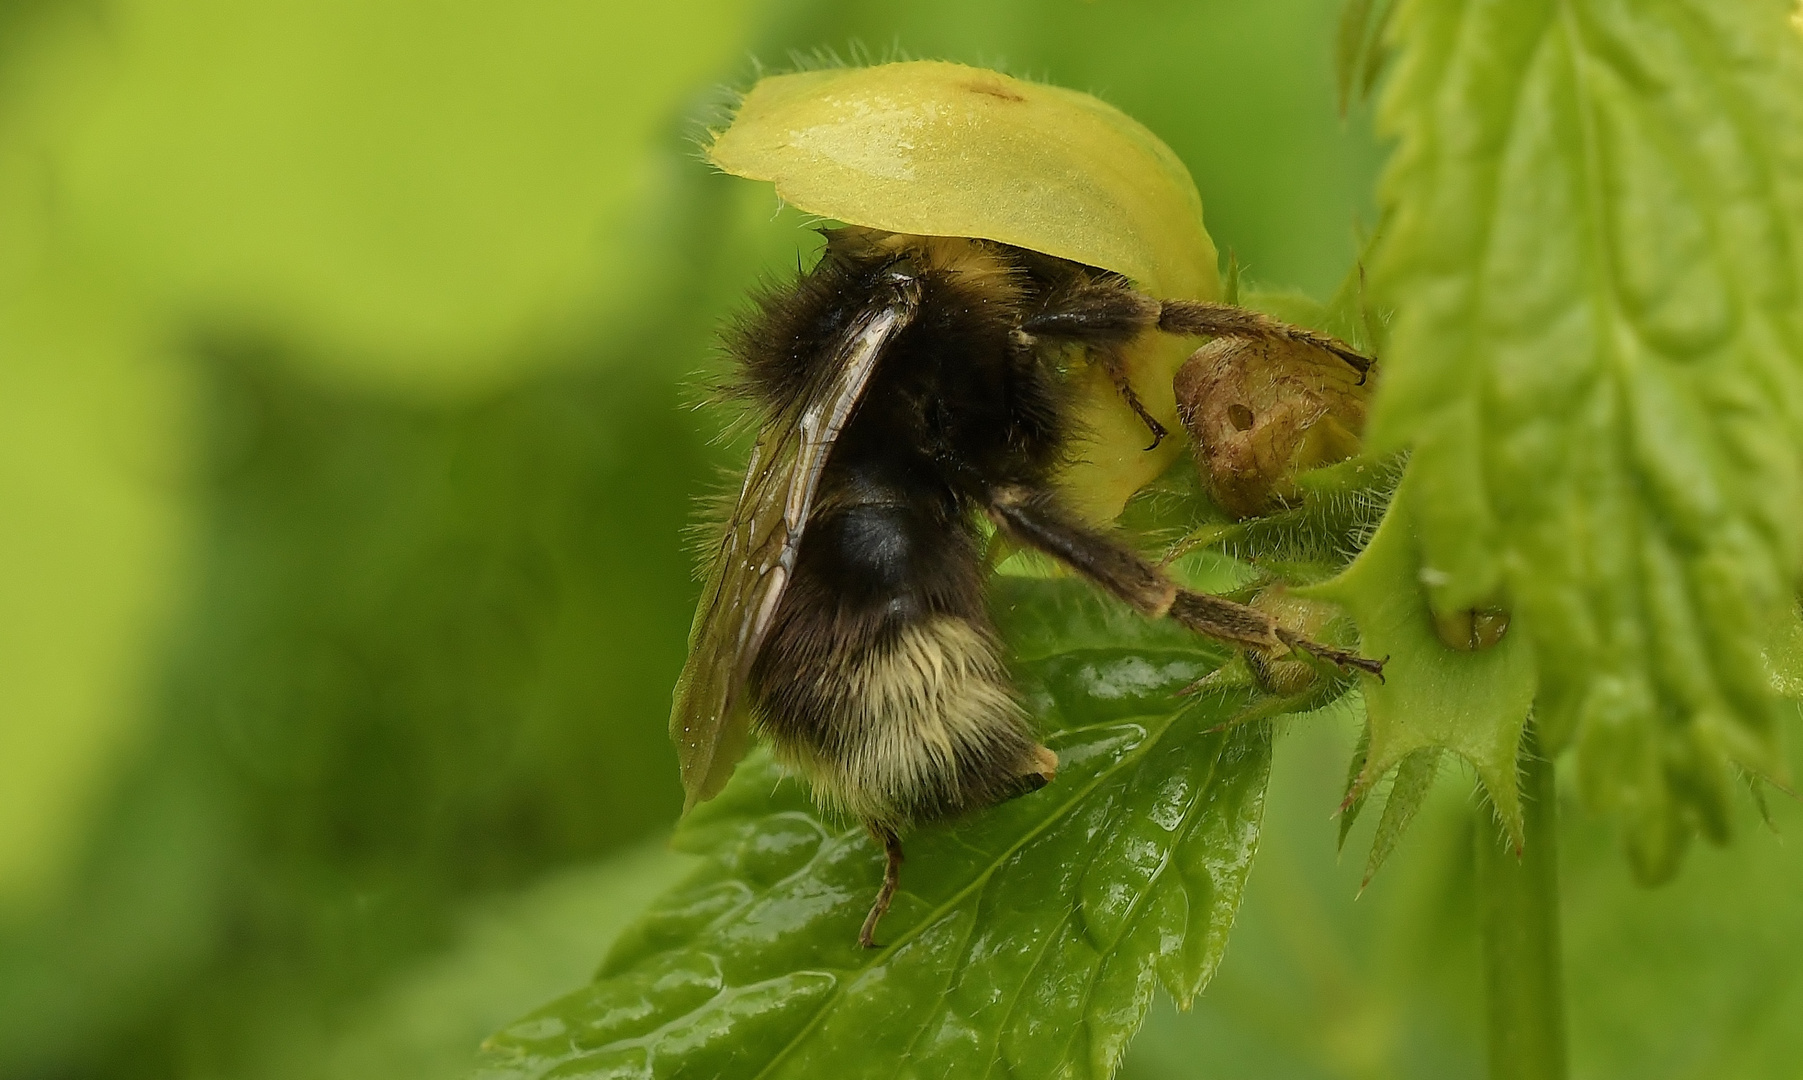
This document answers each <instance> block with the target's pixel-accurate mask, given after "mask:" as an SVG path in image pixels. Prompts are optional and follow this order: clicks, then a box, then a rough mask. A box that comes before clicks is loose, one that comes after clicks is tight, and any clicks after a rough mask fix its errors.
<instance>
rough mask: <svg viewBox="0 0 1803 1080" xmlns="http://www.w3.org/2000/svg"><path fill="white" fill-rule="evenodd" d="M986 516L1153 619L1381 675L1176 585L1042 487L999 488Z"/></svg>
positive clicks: (1272, 622)
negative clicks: (1061, 505)
mask: <svg viewBox="0 0 1803 1080" xmlns="http://www.w3.org/2000/svg"><path fill="white" fill-rule="evenodd" d="M989 514H990V517H992V518H993V519H994V520H995V523H996V525H997V526H998V527H1000V528H1001V529H1003V530H1004V531H1006V532H1007V533H1008V535H1010V536H1012V537H1013V538H1014V539H1016V540H1018V541H1020V542H1021V543H1023V544H1026V545H1027V546H1029V547H1032V548H1036V549H1038V550H1040V551H1043V552H1045V553H1046V554H1047V555H1050V556H1052V557H1053V558H1055V559H1057V560H1059V561H1060V562H1062V563H1064V564H1065V565H1067V566H1069V567H1070V568H1071V569H1073V570H1076V571H1077V572H1078V573H1080V574H1082V575H1083V576H1085V577H1087V578H1089V579H1090V580H1091V581H1094V582H1095V583H1096V584H1098V585H1100V586H1101V587H1102V588H1104V589H1107V590H1108V591H1109V592H1111V593H1113V594H1114V595H1116V596H1118V597H1120V598H1121V599H1122V600H1125V601H1126V602H1127V603H1129V604H1131V605H1133V607H1135V608H1137V609H1138V610H1139V611H1140V612H1142V613H1144V614H1146V615H1149V616H1151V617H1153V618H1163V617H1165V616H1169V617H1170V618H1172V619H1175V620H1176V621H1177V622H1179V623H1181V624H1183V625H1184V626H1186V627H1188V628H1189V629H1191V630H1194V631H1195V632H1196V633H1198V634H1201V635H1203V636H1205V637H1211V638H1214V639H1216V640H1218V641H1227V642H1231V643H1233V644H1235V645H1245V646H1249V647H1251V648H1254V649H1259V650H1263V651H1268V652H1278V653H1281V652H1284V651H1286V650H1289V649H1298V650H1301V651H1302V652H1306V653H1309V654H1310V655H1313V656H1318V657H1320V658H1321V659H1323V660H1326V661H1328V662H1330V663H1333V664H1335V665H1338V666H1339V667H1340V668H1341V669H1342V670H1344V669H1347V668H1357V669H1358V670H1360V671H1367V672H1370V673H1371V674H1373V675H1376V676H1377V677H1379V678H1382V677H1383V662H1382V661H1381V660H1368V659H1366V658H1365V657H1362V656H1359V655H1358V654H1356V653H1351V652H1347V651H1346V650H1344V649H1336V648H1333V647H1332V646H1330V645H1323V644H1321V643H1319V642H1316V641H1311V640H1309V639H1308V638H1305V637H1303V636H1302V635H1300V634H1297V633H1294V632H1292V631H1290V630H1288V629H1285V628H1284V627H1283V626H1282V625H1280V624H1279V623H1278V622H1277V620H1276V619H1274V618H1272V617H1271V616H1270V615H1268V614H1266V613H1265V612H1262V611H1260V610H1258V609H1257V608H1255V607H1249V606H1247V605H1245V604H1241V603H1236V602H1235V601H1232V600H1229V599H1227V598H1225V597H1221V596H1211V595H1209V594H1208V593H1199V592H1193V591H1191V590H1189V589H1185V588H1182V587H1180V586H1178V585H1177V583H1176V582H1174V581H1172V580H1171V579H1170V578H1168V577H1166V576H1165V575H1164V574H1163V573H1162V572H1161V571H1160V570H1159V569H1158V568H1157V567H1155V566H1153V565H1152V564H1151V563H1150V562H1148V561H1147V560H1146V559H1145V558H1144V557H1143V556H1141V555H1140V554H1139V553H1138V552H1135V551H1133V550H1132V549H1131V548H1128V547H1127V546H1126V545H1124V544H1121V543H1120V542H1119V541H1117V540H1115V539H1114V538H1113V537H1111V536H1108V535H1107V534H1105V533H1103V532H1100V531H1098V530H1096V529H1093V528H1091V527H1089V526H1088V525H1085V524H1083V523H1082V522H1079V521H1077V520H1075V519H1074V518H1072V517H1070V516H1069V515H1068V514H1066V513H1064V511H1062V510H1061V509H1059V507H1058V506H1057V505H1056V503H1055V502H1054V501H1053V500H1052V498H1051V497H1050V496H1049V495H1047V494H1045V493H1043V492H1035V491H1031V490H1028V489H1025V488H1003V489H1000V490H998V491H995V492H993V493H992V494H991V496H990V504H989Z"/></svg>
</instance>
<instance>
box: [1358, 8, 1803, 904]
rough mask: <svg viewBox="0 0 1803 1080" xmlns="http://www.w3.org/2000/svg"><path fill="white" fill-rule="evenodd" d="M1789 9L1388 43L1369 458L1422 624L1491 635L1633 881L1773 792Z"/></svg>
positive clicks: (1458, 11) (1790, 395)
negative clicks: (1739, 804)
mask: <svg viewBox="0 0 1803 1080" xmlns="http://www.w3.org/2000/svg"><path fill="white" fill-rule="evenodd" d="M1787 6H1788V5H1785V4H1781V3H1777V2H1773V0H1670V2H1664V3H1657V4H1636V5H1625V4H1617V3H1610V2H1606V0H1566V2H1560V3H1555V2H1553V0H1523V2H1522V3H1516V4H1506V5H1504V4H1475V3H1465V2H1459V0H1413V2H1409V3H1406V4H1405V5H1404V6H1403V8H1402V10H1401V11H1399V12H1398V15H1397V21H1396V24H1395V26H1394V27H1393V31H1394V33H1393V40H1394V41H1396V42H1398V43H1399V44H1400V45H1401V48H1402V54H1401V57H1400V62H1399V64H1398V67H1397V70H1396V72H1395V75H1394V78H1393V80H1392V82H1391V84H1390V87H1389V89H1388V91H1387V93H1386V95H1385V99H1384V103H1383V108H1382V118H1383V125H1384V127H1385V128H1386V129H1387V131H1388V133H1389V134H1391V135H1392V136H1393V137H1395V138H1396V139H1397V141H1398V148H1397V151H1396V155H1395V159H1394V160H1393V162H1392V163H1391V166H1390V169H1389V172H1388V173H1387V175H1386V177H1385V180H1384V183H1383V185H1382V192H1381V197H1382V201H1383V204H1384V206H1385V208H1386V214H1387V225H1386V229H1385V232H1384V236H1383V240H1382V242H1381V244H1380V249H1379V256H1378V259H1377V262H1376V265H1375V268H1374V270H1375V273H1374V284H1375V286H1376V288H1377V289H1378V291H1379V294H1380V298H1381V299H1382V300H1383V302H1384V303H1385V305H1386V306H1389V307H1392V308H1394V310H1395V312H1396V316H1395V320H1394V323H1393V326H1392V332H1391V335H1390V339H1389V343H1388V348H1387V349H1386V351H1385V363H1386V369H1387V370H1386V374H1385V381H1384V384H1383V386H1382V388H1381V392H1380V394H1379V396H1378V400H1377V402H1376V403H1375V406H1374V413H1373V419H1372V438H1373V441H1374V444H1376V445H1377V446H1379V447H1380V448H1382V449H1399V448H1403V447H1412V448H1413V451H1414V454H1413V458H1412V463H1411V467H1410V472H1411V481H1412V483H1413V484H1414V486H1415V489H1416V491H1417V494H1418V496H1419V499H1418V502H1417V504H1416V505H1417V517H1418V526H1419V529H1420V545H1421V563H1422V568H1423V574H1424V576H1425V578H1426V579H1427V580H1428V581H1429V582H1430V584H1431V589H1430V591H1431V594H1432V600H1433V604H1434V607H1435V609H1436V610H1439V611H1458V610H1463V609H1466V608H1470V607H1474V606H1491V607H1495V606H1500V607H1505V608H1508V609H1512V610H1513V612H1514V613H1515V615H1516V617H1517V621H1518V624H1519V626H1520V629H1521V630H1523V631H1525V632H1526V633H1525V636H1526V637H1528V638H1531V640H1532V643H1533V646H1534V651H1535V654H1536V657H1537V666H1538V670H1539V679H1540V685H1539V698H1538V700H1539V706H1538V707H1539V710H1540V720H1539V723H1540V725H1541V732H1542V734H1543V736H1544V739H1545V742H1546V745H1547V750H1548V752H1549V753H1557V752H1558V751H1559V750H1560V749H1561V748H1562V747H1565V746H1569V745H1573V744H1575V745H1576V746H1577V747H1578V760H1577V768H1578V775H1579V780H1580V784H1581V787H1582V789H1583V791H1584V793H1585V796H1586V798H1587V800H1588V801H1589V802H1590V804H1591V805H1592V806H1594V807H1597V808H1601V809H1604V810H1608V811H1613V812H1615V813H1617V814H1619V815H1620V817H1621V819H1622V822H1623V824H1624V826H1625V829H1626V839H1627V847H1628V850H1629V854H1630V856H1631V859H1632V862H1633V864H1634V866H1635V868H1636V869H1637V871H1638V872H1639V873H1640V874H1641V875H1642V876H1643V877H1645V878H1649V879H1656V878H1659V877H1661V876H1664V875H1667V874H1669V873H1671V872H1672V871H1673V870H1675V868H1676V865H1677V860H1678V858H1679V855H1680V853H1681V851H1682V848H1683V845H1684V842H1685V840H1686V837H1687V836H1688V835H1689V834H1690V833H1691V832H1692V831H1694V830H1696V829H1698V828H1701V829H1703V830H1704V831H1705V832H1707V833H1708V834H1710V835H1711V836H1715V837H1718V838H1719V837H1721V836H1724V835H1725V832H1726V829H1727V814H1726V802H1727V800H1728V797H1729V792H1730V791H1732V790H1733V788H1734V784H1733V782H1732V775H1733V768H1732V766H1733V765H1738V766H1740V767H1741V768H1744V769H1747V770H1750V771H1754V772H1757V773H1761V774H1765V775H1775V774H1778V773H1780V772H1781V771H1782V757H1781V756H1780V754H1779V752H1778V748H1777V741H1776V740H1777V716H1776V713H1775V711H1774V695H1773V692H1772V688H1771V685H1770V681H1771V680H1770V678H1769V675H1768V672H1767V668H1766V663H1765V660H1764V657H1763V655H1762V648H1763V646H1764V645H1765V644H1766V638H1767V634H1768V628H1771V627H1774V626H1776V625H1778V622H1779V620H1780V618H1781V617H1782V616H1783V614H1784V612H1785V609H1786V608H1787V607H1788V605H1789V602H1790V600H1789V598H1790V597H1791V595H1792V594H1793V592H1794V587H1795V585H1796V584H1797V578H1798V568H1799V566H1803V324H1800V322H1799V317H1798V312H1799V302H1798V299H1799V298H1798V283H1799V278H1800V277H1803V42H1800V41H1799V39H1798V35H1796V34H1795V33H1792V32H1791V31H1790V27H1789V26H1788V25H1787V23H1786V16H1787V11H1786V8H1787ZM1391 681H1392V683H1395V684H1398V685H1400V684H1401V683H1402V682H1403V681H1404V680H1403V679H1401V678H1400V677H1393V678H1392V680H1391ZM1374 756H1375V755H1374ZM1493 790H1494V789H1493Z"/></svg>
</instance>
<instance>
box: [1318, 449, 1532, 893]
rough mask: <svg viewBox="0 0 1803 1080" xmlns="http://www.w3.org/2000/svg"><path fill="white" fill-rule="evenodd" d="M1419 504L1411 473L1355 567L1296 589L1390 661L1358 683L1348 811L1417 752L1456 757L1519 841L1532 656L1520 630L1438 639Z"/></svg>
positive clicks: (1366, 649) (1371, 652) (1367, 649)
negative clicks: (1364, 732)
mask: <svg viewBox="0 0 1803 1080" xmlns="http://www.w3.org/2000/svg"><path fill="white" fill-rule="evenodd" d="M1420 507H1421V493H1420V486H1419V483H1418V481H1417V480H1416V478H1415V475H1414V473H1413V471H1412V470H1411V472H1410V474H1409V475H1408V476H1407V477H1406V478H1405V479H1404V480H1403V483H1402V487H1401V488H1400V489H1399V490H1398V491H1397V493H1396V498H1395V500H1394V501H1393V502H1392V503H1391V504H1390V511H1389V513H1388V514H1386V515H1384V521H1383V524H1382V525H1380V526H1379V527H1378V530H1377V535H1376V536H1374V537H1372V538H1371V544H1370V546H1369V547H1367V548H1366V549H1365V550H1364V551H1363V552H1362V553H1361V554H1360V555H1359V557H1358V558H1357V559H1355V560H1354V561H1353V563H1352V565H1351V566H1349V567H1347V568H1346V570H1345V571H1344V572H1343V573H1341V574H1340V575H1339V576H1338V577H1335V578H1334V579H1332V580H1331V581H1326V582H1323V583H1321V584H1320V585H1314V586H1310V587H1308V588H1303V589H1298V590H1296V591H1297V592H1298V593H1300V594H1301V595H1303V596H1308V597H1314V598H1317V599H1322V600H1332V601H1334V602H1335V603H1337V604H1340V605H1341V606H1342V607H1344V608H1346V610H1347V611H1348V612H1350V613H1351V615H1352V618H1353V621H1354V622H1356V623H1357V624H1358V628H1359V651H1360V652H1361V653H1363V654H1364V655H1366V656H1371V657H1380V658H1386V659H1387V661H1388V662H1387V663H1386V664H1385V666H1384V678H1383V681H1382V682H1378V681H1376V680H1373V679H1365V680H1362V689H1363V693H1364V697H1365V715H1366V722H1367V724H1368V725H1369V735H1368V743H1367V744H1366V746H1365V747H1364V759H1363V763H1362V765H1360V767H1359V771H1358V774H1357V776H1356V777H1355V778H1354V780H1353V781H1352V783H1351V785H1350V787H1349V789H1348V791H1347V797H1346V805H1347V806H1348V807H1351V806H1355V805H1357V804H1358V803H1359V802H1360V801H1361V800H1362V799H1363V798H1364V797H1365V796H1366V795H1367V794H1368V793H1369V792H1370V790H1371V788H1372V786H1373V785H1374V784H1376V783H1377V782H1378V781H1379V780H1381V779H1382V778H1383V777H1385V776H1387V775H1389V773H1390V771H1391V770H1393V769H1395V768H1397V767H1398V766H1399V765H1402V764H1403V762H1404V760H1405V759H1408V758H1410V757H1411V756H1412V755H1416V754H1418V753H1420V752H1423V751H1427V750H1432V749H1436V748H1437V749H1444V750H1450V751H1452V752H1454V753H1456V754H1458V755H1459V756H1460V757H1462V758H1464V759H1465V760H1466V761H1469V762H1470V763H1471V764H1472V766H1473V767H1474V768H1475V769H1476V770H1477V774H1478V778H1479V779H1480V780H1481V781H1482V782H1483V784H1484V788H1485V790H1486V791H1487V792H1488V793H1489V796H1490V799H1491V802H1492V803H1494V804H1495V807H1496V812H1497V816H1498V817H1500V818H1501V819H1502V822H1503V824H1504V825H1505V826H1506V827H1507V828H1508V829H1509V831H1510V833H1511V834H1513V835H1514V836H1515V838H1516V839H1517V841H1518V842H1519V840H1520V837H1521V799H1520V794H1519V791H1518V790H1517V787H1516V777H1515V755H1516V751H1517V748H1518V746H1519V744H1520V741H1521V728H1522V724H1523V723H1524V722H1526V720H1527V714H1528V707H1529V705H1530V704H1531V703H1532V701H1533V695H1534V653H1533V650H1532V649H1531V648H1530V645H1529V642H1528V639H1527V635H1524V634H1522V633H1520V632H1519V631H1516V632H1507V633H1504V634H1503V636H1502V639H1501V640H1500V641H1498V642H1497V643H1496V644H1495V645H1493V646H1492V647H1490V648H1485V649H1480V650H1477V651H1466V650H1463V649H1455V648H1451V647H1449V646H1447V645H1446V644H1445V643H1444V642H1442V641H1441V640H1440V636H1439V635H1438V634H1437V633H1436V632H1435V628H1434V614H1433V611H1432V610H1431V609H1430V608H1429V606H1428V593H1427V589H1426V587H1425V586H1424V585H1423V584H1422V583H1421V582H1422V564H1421V557H1420V547H1419V539H1418V532H1417V528H1416V526H1417V522H1418V520H1419V516H1420ZM1385 816H1386V819H1388V818H1389V816H1390V815H1389V811H1388V810H1387V809H1386V812H1385ZM1402 824H1406V818H1405V819H1404V820H1403V821H1402ZM1382 842H1383V839H1382V829H1381V828H1380V839H1379V843H1382ZM1391 842H1392V843H1393V842H1394V838H1393V837H1392V838H1391ZM1377 861H1378V862H1381V861H1382V859H1381V857H1379V858H1378V860H1377Z"/></svg>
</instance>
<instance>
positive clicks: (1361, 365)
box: [1158, 300, 1371, 381]
mask: <svg viewBox="0 0 1803 1080" xmlns="http://www.w3.org/2000/svg"><path fill="white" fill-rule="evenodd" d="M1158 328H1159V329H1160V330H1163V331H1164V332H1165V333H1167V334H1185V335H1190V336H1194V337H1238V338H1256V339H1258V340H1261V341H1294V342H1299V343H1301V344H1304V345H1313V346H1314V347H1315V348H1317V349H1324V350H1326V351H1327V352H1330V353H1333V354H1334V355H1335V356H1337V357H1339V358H1340V359H1341V360H1344V361H1346V363H1347V365H1348V366H1350V367H1351V368H1352V370H1354V371H1356V372H1358V373H1359V375H1360V377H1361V379H1360V381H1363V376H1364V375H1366V374H1367V373H1369V372H1370V370H1371V358H1370V357H1369V356H1366V355H1365V354H1363V353H1361V352H1359V351H1358V350H1357V349H1355V348H1353V347H1352V346H1350V345H1348V344H1346V343H1345V342H1344V341H1341V340H1340V339H1339V338H1337V337H1334V336H1333V335H1332V334H1323V333H1321V332H1319V331H1317V330H1310V329H1307V328H1306V327H1301V326H1296V325H1293V324H1291V323H1286V322H1281V321H1279V320H1277V319H1273V318H1271V317H1270V316H1269V315H1265V314H1262V313H1260V312H1257V311H1253V310H1251V309H1250V308H1243V307H1234V306H1233V305H1232V304H1213V303H1209V302H1208V301H1206V300H1166V301H1164V302H1163V303H1162V304H1160V305H1159V310H1158Z"/></svg>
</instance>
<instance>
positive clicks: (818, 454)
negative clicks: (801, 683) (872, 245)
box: [670, 274, 920, 810]
mask: <svg viewBox="0 0 1803 1080" xmlns="http://www.w3.org/2000/svg"><path fill="white" fill-rule="evenodd" d="M919 303H920V290H919V286H918V285H917V283H916V282H915V281H914V279H912V278H908V277H904V276H901V275H899V274H898V275H896V277H895V279H894V287H893V288H891V289H885V290H884V291H883V295H882V296H881V297H880V298H879V299H877V300H875V301H873V302H872V303H871V304H870V305H868V306H867V307H866V308H864V309H863V311H862V312H861V313H860V314H859V316H858V317H857V318H856V319H854V320H852V322H851V324H850V326H849V327H848V328H847V330H846V332H845V333H844V335H842V336H841V337H840V338H839V339H838V343H837V345H836V346H835V350H836V352H837V362H836V363H833V364H828V365H823V369H824V370H825V371H826V374H825V376H824V377H823V378H821V379H820V380H819V382H818V384H817V385H815V386H813V387H811V388H810V389H808V390H807V391H805V392H804V393H802V394H801V395H800V396H799V398H798V400H797V401H795V402H794V403H793V404H792V405H790V406H789V407H787V408H784V409H782V410H780V411H779V412H777V413H776V414H775V415H773V416H771V417H770V418H769V419H768V421H767V422H766V423H765V425H764V427H763V430H762V431H761V433H760V434H759V436H758V440H757V443H756V444H755V445H754V446H753V447H752V451H751V461H750V463H749V464H748V465H747V466H746V469H745V484H744V487H742V488H741V489H740V491H739V500H738V503H737V505H735V506H734V508H733V511H732V514H731V516H730V517H729V518H728V519H727V521H726V527H725V530H724V532H723V534H722V535H721V538H720V545H719V547H718V549H717V550H716V551H715V552H714V556H713V561H712V565H711V567H710V569H709V571H708V576H707V583H706V585H705V586H703V588H702V592H701V603H700V604H699V605H698V606H697V607H696V609H695V622H694V625H693V626H692V627H691V628H690V630H689V658H688V661H687V662H686V663H685V664H684V665H683V669H682V676H681V678H679V679H678V680H677V683H676V695H675V698H676V700H675V703H674V706H675V707H674V708H673V710H672V711H671V714H670V737H671V738H672V739H674V740H675V742H676V752H677V757H678V760H679V761H680V763H681V766H682V786H683V791H684V793H685V794H686V796H687V798H686V804H685V810H686V809H688V808H690V807H693V806H694V805H695V804H696V803H698V802H701V801H703V800H706V799H711V798H713V797H714V796H715V795H717V794H719V792H720V789H721V788H722V787H724V786H725V785H726V781H727V779H728V778H729V777H730V776H732V771H733V767H734V766H735V765H737V764H738V761H739V758H740V757H742V756H743V755H744V753H745V746H746V742H747V741H748V735H749V727H750V715H749V712H748V710H747V708H746V706H745V703H744V701H743V700H742V696H743V691H744V688H745V681H746V678H747V677H748V676H749V674H750V672H751V665H752V662H753V661H754V660H756V659H757V654H758V649H759V647H760V646H762V645H763V642H764V638H765V636H766V635H767V634H768V633H769V630H770V623H771V620H772V619H773V618H774V617H775V615H776V608H777V604H778V603H779V602H780V601H781V600H782V597H783V592H784V590H785V589H787V587H788V584H789V578H790V576H791V575H792V574H793V573H794V570H795V556H796V553H797V551H798V550H799V549H800V547H801V537H802V531H803V529H804V528H806V526H807V521H808V515H809V513H810V512H811V511H812V509H813V503H814V493H815V490H816V489H817V488H818V487H819V485H820V474H821V471H822V470H823V469H824V468H825V467H826V459H827V455H828V453H829V452H830V451H831V450H832V448H833V443H834V441H835V440H837V439H838V437H839V432H840V431H842V430H843V429H844V427H845V423H846V421H847V420H849V419H850V418H851V414H852V410H853V409H854V408H856V407H857V404H858V401H859V399H860V398H862V397H863V394H864V388H865V387H866V386H867V385H869V382H870V376H871V373H872V372H874V371H875V370H876V365H877V361H878V360H879V359H880V358H881V356H882V354H883V351H884V350H885V349H886V348H887V347H888V345H889V343H890V342H891V341H893V340H894V339H895V336H896V335H897V334H899V333H900V332H901V331H902V330H903V329H904V328H905V327H906V326H907V325H908V323H910V322H911V321H912V320H913V318H914V313H915V311H916V309H917V308H918V307H919Z"/></svg>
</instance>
